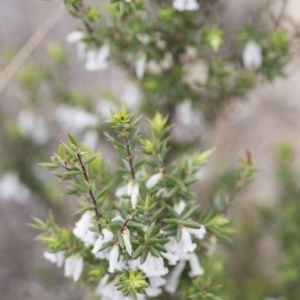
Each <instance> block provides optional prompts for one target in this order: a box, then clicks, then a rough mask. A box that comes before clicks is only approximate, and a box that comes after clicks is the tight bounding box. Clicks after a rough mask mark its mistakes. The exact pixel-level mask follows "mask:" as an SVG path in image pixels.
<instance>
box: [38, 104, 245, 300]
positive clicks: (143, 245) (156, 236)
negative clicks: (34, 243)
mask: <svg viewBox="0 0 300 300" xmlns="http://www.w3.org/2000/svg"><path fill="white" fill-rule="evenodd" d="M139 120H140V118H136V119H135V117H134V115H133V114H128V113H127V109H126V107H125V106H124V107H123V108H122V109H121V110H120V111H119V112H118V113H116V112H114V111H112V118H111V119H110V120H108V122H109V123H110V124H111V126H112V127H113V128H114V129H115V131H116V133H117V136H116V137H112V136H109V140H110V141H111V143H112V145H113V147H114V148H115V149H116V150H117V151H118V153H119V154H120V157H121V158H122V164H123V167H120V168H117V169H115V170H114V172H113V173H111V171H110V169H109V168H108V166H107V164H106V163H105V162H104V161H103V160H102V159H101V158H100V156H99V155H97V154H93V153H91V152H90V150H89V149H86V148H85V147H84V146H82V147H80V146H79V145H78V143H77V141H76V140H75V138H74V137H73V136H72V135H71V134H69V139H70V143H69V144H65V143H61V144H60V146H59V153H58V154H55V155H54V156H53V157H52V162H51V163H44V164H43V165H44V166H45V167H48V168H62V169H63V171H58V172H57V171H54V172H53V173H54V174H55V175H56V176H58V177H59V178H60V179H61V180H65V181H68V182H69V183H70V185H69V187H68V189H67V194H73V195H75V196H76V197H78V199H79V203H80V208H79V209H78V211H77V213H78V214H79V215H80V218H79V220H78V222H76V224H75V226H74V228H73V230H69V229H64V228H61V227H59V226H58V225H57V224H56V222H55V220H54V218H53V216H52V215H50V216H49V219H48V220H47V221H46V222H44V221H42V220H40V219H37V218H34V223H33V224H32V226H33V227H34V228H36V229H38V230H41V231H43V232H42V233H41V234H40V235H39V239H40V240H41V241H43V242H44V243H45V244H46V245H47V250H46V251H45V253H44V256H45V258H46V259H48V260H50V261H51V262H53V263H56V264H57V265H58V266H62V265H63V263H64V271H65V276H68V277H72V278H73V280H74V281H81V282H83V283H86V284H89V285H91V286H92V287H93V288H94V289H95V293H96V294H98V295H99V296H101V297H102V298H103V299H113V300H116V299H120V300H122V299H130V298H131V299H148V297H156V298H155V299H165V297H166V293H168V294H169V295H172V297H173V298H174V299H177V298H178V299H179V298H180V297H182V295H184V297H185V298H188V297H192V298H195V297H196V298H197V295H199V297H200V295H201V297H202V298H201V299H214V298H212V295H213V294H211V293H209V292H208V290H210V289H211V288H212V285H211V283H209V285H207V283H206V282H207V279H203V280H202V279H201V278H202V276H203V274H204V270H203V269H202V267H201V265H200V259H202V258H205V257H206V256H207V253H206V244H207V243H208V241H209V239H210V238H212V237H216V236H221V237H223V238H224V237H228V233H229V231H230V228H229V227H228V225H229V224H228V223H229V222H228V219H227V218H226V216H225V215H224V214H220V215H215V214H211V213H204V212H202V213H201V214H200V213H199V210H198V207H197V206H196V201H195V200H196V195H195V194H194V192H193V191H192V189H191V185H192V184H193V183H195V182H196V181H197V179H198V176H199V171H200V170H201V167H202V166H203V165H204V164H205V162H206V161H207V160H208V158H209V157H210V155H211V154H212V151H206V152H202V153H195V154H193V155H186V156H184V157H182V158H181V159H180V160H179V161H178V162H174V163H172V164H170V165H166V164H165V158H166V155H167V153H168V144H167V141H168V139H167V138H166V134H167V131H168V127H167V118H166V117H165V118H164V117H162V116H161V115H160V114H156V115H155V116H154V118H153V119H151V120H150V121H149V125H150V131H149V132H150V133H149V135H148V136H147V137H141V136H140V135H139V131H138V129H137V125H138V122H139ZM247 176H248V175H247ZM249 176H250V175H249ZM207 272H208V276H209V270H207ZM187 278H193V280H190V281H187ZM197 278H198V279H197ZM182 282H188V283H187V284H184V285H182V284H181V283H182ZM205 295H207V297H206V296H205ZM215 299H217V298H215Z"/></svg>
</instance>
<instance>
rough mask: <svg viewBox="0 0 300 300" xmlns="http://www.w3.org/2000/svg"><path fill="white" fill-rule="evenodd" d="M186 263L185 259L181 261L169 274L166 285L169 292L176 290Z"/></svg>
mask: <svg viewBox="0 0 300 300" xmlns="http://www.w3.org/2000/svg"><path fill="white" fill-rule="evenodd" d="M185 265H186V262H185V261H180V262H179V263H178V264H177V265H176V266H175V268H174V269H173V270H172V271H171V272H170V274H169V275H168V277H167V283H166V285H165V287H164V288H165V290H166V291H167V292H168V293H170V294H174V293H175V292H176V290H177V287H178V282H179V278H180V276H181V274H182V272H183V270H184V267H185Z"/></svg>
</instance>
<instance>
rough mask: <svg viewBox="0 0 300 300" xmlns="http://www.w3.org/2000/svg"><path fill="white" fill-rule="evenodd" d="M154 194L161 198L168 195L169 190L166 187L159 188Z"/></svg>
mask: <svg viewBox="0 0 300 300" xmlns="http://www.w3.org/2000/svg"><path fill="white" fill-rule="evenodd" d="M155 195H156V196H161V197H162V198H168V197H169V192H168V190H167V189H166V188H161V189H159V190H158V191H157V192H156V194H155Z"/></svg>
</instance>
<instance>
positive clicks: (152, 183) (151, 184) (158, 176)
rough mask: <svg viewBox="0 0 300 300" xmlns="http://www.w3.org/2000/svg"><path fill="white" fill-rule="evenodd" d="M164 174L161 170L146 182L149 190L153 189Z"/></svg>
mask: <svg viewBox="0 0 300 300" xmlns="http://www.w3.org/2000/svg"><path fill="white" fill-rule="evenodd" d="M162 176H163V174H162V173H161V172H159V173H157V174H154V175H152V176H151V177H150V178H149V179H148V180H147V182H146V187H147V189H148V190H150V189H152V188H153V187H155V186H156V185H157V184H158V182H159V181H160V180H161V178H162Z"/></svg>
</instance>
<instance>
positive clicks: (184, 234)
mask: <svg viewBox="0 0 300 300" xmlns="http://www.w3.org/2000/svg"><path fill="white" fill-rule="evenodd" d="M179 245H180V247H182V250H183V251H184V252H186V253H189V252H193V251H194V250H195V249H196V247H197V246H196V244H194V243H193V242H192V238H191V235H190V233H189V231H188V229H187V228H186V227H182V228H181V239H180V242H179Z"/></svg>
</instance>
